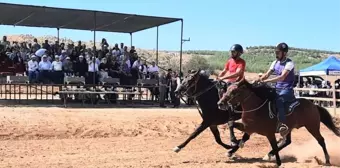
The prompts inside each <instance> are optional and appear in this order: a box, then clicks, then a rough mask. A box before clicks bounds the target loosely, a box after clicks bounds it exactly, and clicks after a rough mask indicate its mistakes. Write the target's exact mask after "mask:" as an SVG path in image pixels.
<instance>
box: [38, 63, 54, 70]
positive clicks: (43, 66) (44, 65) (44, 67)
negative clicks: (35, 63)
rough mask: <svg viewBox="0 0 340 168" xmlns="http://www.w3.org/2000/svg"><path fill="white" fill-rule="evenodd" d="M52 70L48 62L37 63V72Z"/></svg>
mask: <svg viewBox="0 0 340 168" xmlns="http://www.w3.org/2000/svg"><path fill="white" fill-rule="evenodd" d="M51 69H52V64H51V62H50V61H46V62H44V61H40V62H39V70H51Z"/></svg>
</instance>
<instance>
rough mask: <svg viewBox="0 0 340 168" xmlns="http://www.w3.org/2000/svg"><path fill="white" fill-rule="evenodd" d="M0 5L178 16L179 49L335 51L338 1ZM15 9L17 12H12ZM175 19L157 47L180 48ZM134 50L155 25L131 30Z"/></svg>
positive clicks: (82, 35)
mask: <svg viewBox="0 0 340 168" xmlns="http://www.w3.org/2000/svg"><path fill="white" fill-rule="evenodd" d="M1 2H5V3H15V4H29V5H38V6H49V7H63V8H76V9H89V10H99V11H109V12H122V13H130V14H139V15H153V16H164V17H176V18H183V20H184V37H183V38H184V39H188V38H190V41H189V42H185V43H184V44H183V50H221V51H226V50H229V48H230V46H231V45H232V44H235V43H239V44H241V45H242V46H244V47H247V46H258V45H276V44H278V43H280V42H286V43H287V44H288V45H289V46H292V47H299V48H311V49H320V50H330V51H340V0H323V1H321V0H281V1H278V0H233V1H232V0H210V1H206V0H121V1H117V0H91V1H90V0H29V1H27V0H2V1H1ZM17 12H18V11H17ZM180 28H181V24H180V22H175V23H171V24H168V25H164V26H161V27H159V50H177V51H178V50H179V48H180V42H181V41H180V40H181V39H180ZM10 34H32V35H34V36H43V35H55V36H57V30H56V29H50V28H30V27H13V26H4V25H0V35H1V36H2V35H10ZM96 36H97V38H96V41H100V40H101V39H102V38H104V37H105V38H106V39H107V41H108V42H109V44H114V43H120V42H124V43H125V44H128V45H129V44H130V35H129V34H122V33H107V32H97V33H96ZM60 37H67V38H70V39H72V40H84V41H89V40H92V39H93V33H92V32H90V31H81V30H66V29H61V30H60ZM133 45H135V46H136V47H137V48H144V49H155V48H156V28H151V29H148V30H144V31H141V32H137V33H135V34H133Z"/></svg>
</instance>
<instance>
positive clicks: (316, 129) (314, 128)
mask: <svg viewBox="0 0 340 168" xmlns="http://www.w3.org/2000/svg"><path fill="white" fill-rule="evenodd" d="M305 127H306V129H307V130H308V132H309V133H311V134H312V136H313V137H314V138H315V139H316V140H317V141H318V143H319V145H320V146H321V147H322V150H323V153H324V155H325V161H326V165H330V157H329V154H328V151H327V148H326V143H325V139H324V138H323V136H322V135H321V133H320V124H317V125H311V126H309V127H308V126H305Z"/></svg>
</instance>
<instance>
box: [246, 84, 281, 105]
mask: <svg viewBox="0 0 340 168" xmlns="http://www.w3.org/2000/svg"><path fill="white" fill-rule="evenodd" d="M244 82H245V84H246V86H247V87H248V88H249V89H250V90H251V91H253V92H254V93H255V95H256V96H258V97H260V98H261V99H263V100H266V99H268V100H269V101H271V100H274V99H275V98H276V91H275V88H273V87H271V86H270V85H268V84H266V83H261V84H256V83H254V84H251V83H249V82H248V81H247V80H245V81H244Z"/></svg>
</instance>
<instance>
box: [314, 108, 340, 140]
mask: <svg viewBox="0 0 340 168" xmlns="http://www.w3.org/2000/svg"><path fill="white" fill-rule="evenodd" d="M317 107H318V110H319V114H320V121H321V122H322V123H323V124H324V125H325V126H326V127H327V128H328V129H330V130H331V131H332V132H333V133H334V134H335V135H336V136H338V137H340V129H339V128H338V127H337V126H336V125H335V123H334V121H333V117H332V116H331V114H329V112H328V111H327V109H325V108H323V107H321V106H317Z"/></svg>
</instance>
